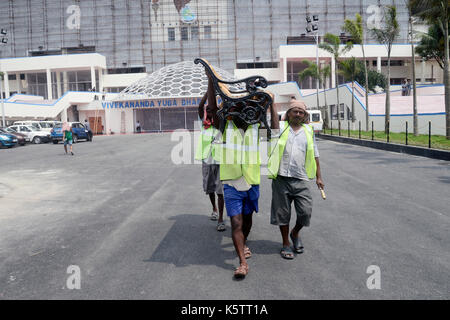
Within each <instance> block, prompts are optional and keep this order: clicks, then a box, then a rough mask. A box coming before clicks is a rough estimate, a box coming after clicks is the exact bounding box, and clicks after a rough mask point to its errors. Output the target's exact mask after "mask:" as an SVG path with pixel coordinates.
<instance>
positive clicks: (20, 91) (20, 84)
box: [16, 73, 23, 93]
mask: <svg viewBox="0 0 450 320" xmlns="http://www.w3.org/2000/svg"><path fill="white" fill-rule="evenodd" d="M16 83H17V93H22V90H23V87H22V80H20V73H16Z"/></svg>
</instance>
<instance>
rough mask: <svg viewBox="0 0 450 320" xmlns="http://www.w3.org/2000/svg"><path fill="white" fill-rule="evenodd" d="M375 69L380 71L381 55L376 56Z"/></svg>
mask: <svg viewBox="0 0 450 320" xmlns="http://www.w3.org/2000/svg"><path fill="white" fill-rule="evenodd" d="M377 71H378V72H380V73H381V57H377Z"/></svg>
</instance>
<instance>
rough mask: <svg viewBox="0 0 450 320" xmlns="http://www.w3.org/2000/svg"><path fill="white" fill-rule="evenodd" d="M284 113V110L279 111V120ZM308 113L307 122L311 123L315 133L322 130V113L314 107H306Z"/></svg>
mask: <svg viewBox="0 0 450 320" xmlns="http://www.w3.org/2000/svg"><path fill="white" fill-rule="evenodd" d="M285 113H286V111H279V112H278V120H281V117H282V116H283V115H284V114H285ZM308 113H309V124H310V125H312V127H313V129H314V132H315V133H317V132H320V131H322V127H323V119H322V113H321V112H320V111H319V110H316V109H308Z"/></svg>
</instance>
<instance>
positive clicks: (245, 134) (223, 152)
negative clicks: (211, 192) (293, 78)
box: [213, 104, 278, 278]
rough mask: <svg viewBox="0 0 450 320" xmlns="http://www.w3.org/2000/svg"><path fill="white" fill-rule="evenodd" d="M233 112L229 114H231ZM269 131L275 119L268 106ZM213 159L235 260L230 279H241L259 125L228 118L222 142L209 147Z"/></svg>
mask: <svg viewBox="0 0 450 320" xmlns="http://www.w3.org/2000/svg"><path fill="white" fill-rule="evenodd" d="M234 111H237V110H230V112H234ZM270 112H271V121H272V125H271V127H272V128H273V127H274V122H275V121H276V122H278V115H277V112H276V110H275V108H274V106H273V104H272V105H271V106H270ZM213 146H214V157H215V159H217V160H218V161H219V162H220V180H221V181H222V183H223V186H224V199H225V207H226V210H227V215H228V216H229V217H230V221H231V235H232V240H233V244H234V248H235V250H236V253H237V255H238V257H239V267H237V268H236V270H235V272H234V276H235V277H236V278H244V277H245V276H246V275H247V273H248V270H249V267H248V263H247V259H248V258H250V257H251V251H250V248H249V247H248V246H247V245H246V242H247V238H248V235H249V233H250V230H251V227H252V221H253V219H252V216H253V212H258V199H259V184H260V165H261V161H260V154H259V123H257V124H253V125H247V124H246V123H245V122H244V121H242V120H241V119H240V118H239V117H237V116H228V117H227V122H226V125H225V130H224V134H223V135H222V139H220V140H219V141H217V143H213Z"/></svg>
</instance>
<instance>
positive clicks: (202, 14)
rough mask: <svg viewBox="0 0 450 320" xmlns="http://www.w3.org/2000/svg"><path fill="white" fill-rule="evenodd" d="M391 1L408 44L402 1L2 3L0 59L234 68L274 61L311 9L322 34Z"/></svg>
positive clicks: (55, 0) (335, 30)
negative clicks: (70, 58) (97, 59)
mask: <svg viewBox="0 0 450 320" xmlns="http://www.w3.org/2000/svg"><path fill="white" fill-rule="evenodd" d="M393 2H394V4H395V5H396V6H397V8H398V20H399V24H400V26H401V35H400V38H399V39H398V42H399V43H405V42H407V25H408V24H407V19H408V16H407V9H406V7H405V4H404V1H403V0H395V1H393V0H314V1H310V0H276V1H275V0H246V1H237V0H182V1H180V0H73V1H66V0H9V1H8V0H4V1H2V5H1V6H0V21H1V28H6V29H8V30H9V34H10V41H9V43H8V45H7V46H3V48H2V57H3V58H5V57H23V56H28V55H33V54H34V55H37V54H46V53H49V52H50V53H53V54H55V53H58V52H61V53H70V52H83V51H86V50H91V51H92V50H95V52H98V53H100V54H103V55H105V56H106V57H107V65H108V67H110V68H122V67H134V66H139V67H142V66H143V67H145V68H146V71H147V72H149V73H151V72H154V71H156V70H158V69H160V68H161V67H164V66H167V65H170V64H173V63H177V62H180V61H193V60H194V59H195V58H197V57H202V58H206V59H207V60H209V62H210V63H212V64H214V65H215V66H217V67H220V68H222V69H224V70H227V71H229V72H232V71H233V69H235V68H236V63H237V62H276V60H277V59H276V57H277V49H278V47H279V46H280V45H282V44H286V41H287V37H288V36H299V35H300V34H302V33H305V31H304V30H305V26H306V23H305V21H304V17H305V15H306V14H307V13H311V14H313V13H319V14H320V15H321V30H322V32H323V33H325V32H332V33H337V34H339V33H340V32H341V31H340V30H341V26H342V24H343V21H344V18H354V16H355V14H356V13H360V14H362V16H363V19H364V21H367V19H368V18H370V15H371V14H373V13H371V11H370V10H369V11H368V8H369V6H378V5H384V4H392V3H393ZM368 12H369V13H368ZM371 42H373V41H371ZM87 48H89V49H87Z"/></svg>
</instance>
